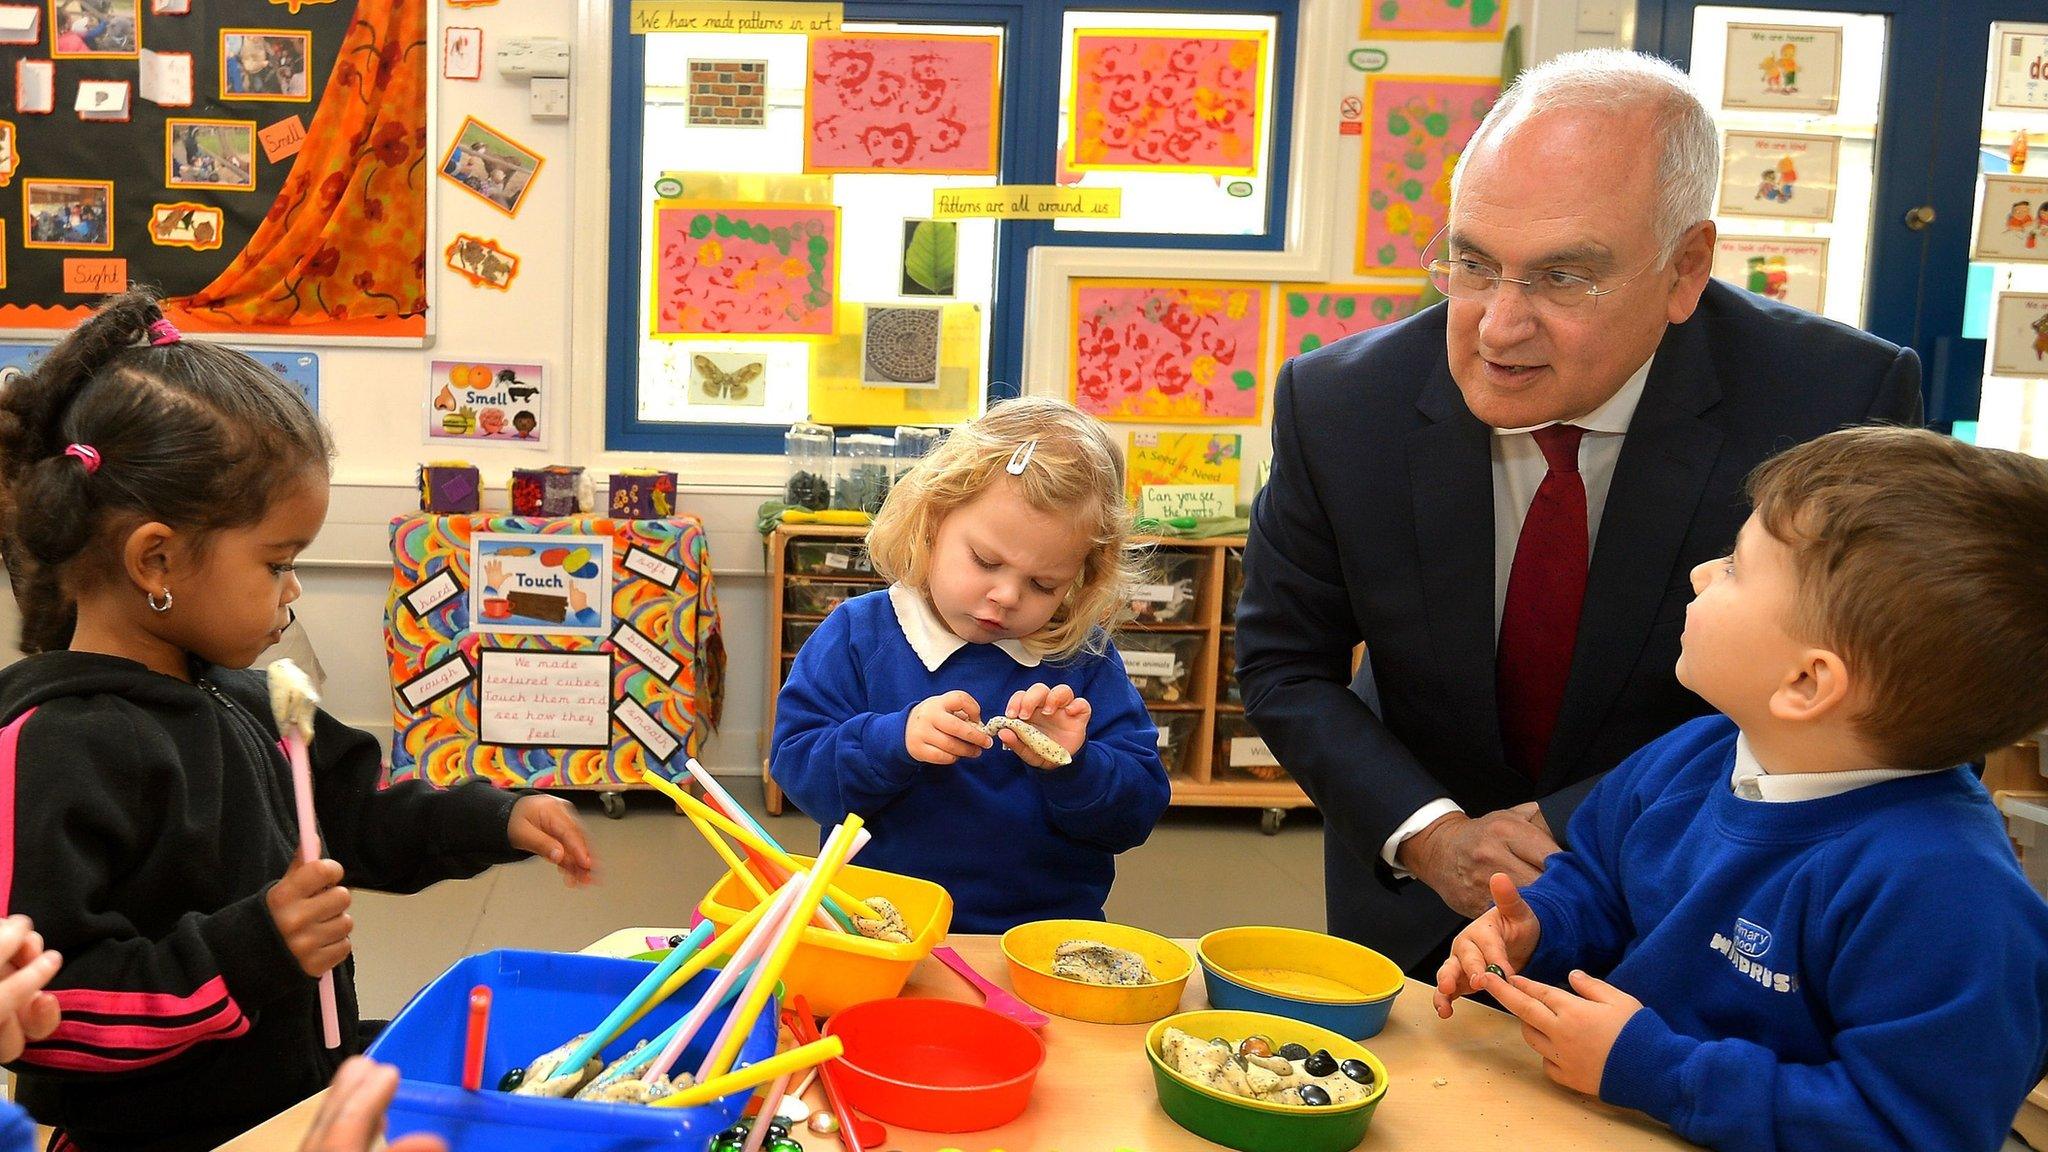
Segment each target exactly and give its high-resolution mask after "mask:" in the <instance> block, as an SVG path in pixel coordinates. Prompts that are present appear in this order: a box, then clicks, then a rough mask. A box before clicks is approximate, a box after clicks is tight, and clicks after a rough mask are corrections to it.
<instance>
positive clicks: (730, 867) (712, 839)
mask: <svg viewBox="0 0 2048 1152" xmlns="http://www.w3.org/2000/svg"><path fill="white" fill-rule="evenodd" d="M687 815H689V817H690V823H692V824H695V825H696V826H697V831H699V832H701V833H703V834H704V839H705V840H706V841H707V842H708V843H709V844H710V845H711V850H712V851H713V852H716V853H718V858H719V859H721V860H723V861H725V870H726V871H728V872H730V873H732V874H733V875H735V876H737V877H739V879H740V883H742V884H744V885H746V886H747V891H749V892H752V893H753V894H754V900H755V902H757V903H758V902H760V901H762V900H766V899H768V889H767V888H765V887H763V886H762V884H761V879H760V877H758V876H756V875H754V870H753V869H751V868H749V867H747V862H746V861H744V860H742V859H740V858H739V854H738V853H736V852H734V851H733V850H732V845H730V844H727V843H726V842H725V837H723V836H720V835H719V834H718V833H717V832H715V831H713V830H712V827H711V825H709V824H706V823H705V822H704V821H703V819H702V818H701V817H699V816H697V815H696V814H695V813H688V814H687Z"/></svg>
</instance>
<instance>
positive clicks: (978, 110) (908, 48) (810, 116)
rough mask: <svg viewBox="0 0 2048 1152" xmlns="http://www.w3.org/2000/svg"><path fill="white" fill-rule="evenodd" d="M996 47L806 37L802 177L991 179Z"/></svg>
mask: <svg viewBox="0 0 2048 1152" xmlns="http://www.w3.org/2000/svg"><path fill="white" fill-rule="evenodd" d="M1001 47H1002V44H1001V41H1000V39H999V38H998V37H995V36H917V35H906V34H902V33H889V32H872V33H862V32H844V33H840V34H837V35H832V36H813V37H811V83H810V92H809V98H808V99H807V100H805V101H804V118H805V123H804V128H805V135H804V171H806V172H874V171H887V172H932V173H950V174H987V175H993V174H994V173H995V170H996V125H997V124H999V123H1001V122H1002V115H1001V110H1000V108H999V107H998V104H999V97H998V94H997V83H998V79H997V78H998V77H999V76H1000V75H1001V74H1002V61H1001V58H1000V53H1001Z"/></svg>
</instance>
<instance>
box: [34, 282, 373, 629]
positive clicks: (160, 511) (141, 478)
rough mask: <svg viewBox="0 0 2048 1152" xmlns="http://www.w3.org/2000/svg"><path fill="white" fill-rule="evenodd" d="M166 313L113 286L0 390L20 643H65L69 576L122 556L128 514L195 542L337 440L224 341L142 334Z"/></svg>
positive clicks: (82, 575) (74, 579) (263, 506)
mask: <svg viewBox="0 0 2048 1152" xmlns="http://www.w3.org/2000/svg"><path fill="white" fill-rule="evenodd" d="M163 318H164V314H163V309H162V307H161V306H160V304H159V303H158V301H157V297H156V295H155V294H154V293H152V292H150V291H149V290H148V289H143V288H135V289H131V290H130V291H128V292H126V293H123V294H122V295H119V296H115V297H112V298H110V299H108V300H107V301H106V302H105V303H104V304H103V305H101V307H100V309H99V310H98V311H97V312H95V313H94V314H93V315H92V317H91V318H90V319H88V320H86V321H85V322H84V323H83V324H80V325H79V326H78V327H77V328H75V329H73V330H72V332H71V334H70V335H69V336H66V337H65V338H64V340H63V341H62V342H61V343H59V344H58V345H57V346H56V347H55V348H53V349H51V350H50V353H49V355H48V356H46V357H45V358H44V359H43V360H42V362H41V363H39V364H38V365H36V367H35V369H34V370H33V371H32V372H30V373H29V374H28V375H27V376H25V377H23V378H21V379H18V380H16V381H15V382H14V383H13V384H11V385H9V386H8V387H7V388H6V390H5V392H4V393H0V559H4V560H5V562H6V566H7V575H8V578H9V580H10V581H11V582H12V583H13V585H14V595H15V600H16V601H17V603H18V604H19V606H20V609H21V620H22V623H21V649H22V651H23V652H27V653H36V652H45V651H51V650H55V649H61V648H65V647H67V646H69V645H70V643H71V633H72V629H73V627H74V626H75V625H76V623H77V617H78V606H77V600H76V595H77V591H78V590H79V589H81V588H89V587H93V586H94V585H95V584H96V582H97V581H99V580H102V579H106V578H108V577H109V576H110V575H111V574H112V573H113V572H114V571H116V569H117V568H118V566H119V564H120V549H119V538H120V534H121V531H122V530H124V529H132V528H133V527H135V526H138V525H141V524H146V523H149V522H151V521H158V522H161V523H164V524H168V525H170V526H171V527H173V528H175V529H178V530H179V531H181V532H188V533H191V534H193V536H194V537H195V538H196V539H198V540H199V541H200V542H201V543H202V545H203V542H204V540H205V538H206V536H207V535H208V534H209V533H212V532H215V531H218V530H220V529H223V528H232V527H239V526H242V525H246V524H254V523H256V522H258V521H260V520H262V519H263V517H264V515H265V514H266V512H267V511H268V508H269V504H270V499H271V497H272V496H273V495H275V494H276V493H279V492H281V491H284V490H285V489H287V488H288V487H289V486H290V484H291V482H292V480H294V479H295V478H297V477H299V476H302V475H303V474H304V473H305V472H306V471H307V470H309V469H318V470H319V471H320V472H321V473H322V474H323V475H324V474H325V473H326V472H327V471H328V468H329V461H330V459H331V458H332V456H333V454H334V445H333V441H332V440H330V439H329V437H328V434H327V430H326V428H324V427H323V426H322V425H321V423H320V418H319V417H318V416H317V415H315V414H314V413H313V410H312V408H310V407H309V406H308V405H307V404H306V400H305V397H303V396H301V395H300V394H299V392H298V390H297V389H295V388H293V387H292V386H291V385H289V384H287V383H285V382H284V380H283V379H281V378H280V377H279V376H278V375H277V374H276V373H275V372H272V371H271V370H270V369H268V368H265V367H264V366H263V365H261V364H259V363H257V362H256V361H255V360H253V359H251V358H249V357H248V356H245V355H243V354H242V353H240V352H237V351H235V350H234V349H232V348H227V347H224V346H222V345H219V344H210V343H206V342H204V341H199V340H179V341H176V342H173V343H166V344H151V343H149V338H150V326H151V325H152V324H155V323H156V322H157V321H159V320H162V319H163ZM72 444H87V445H90V446H92V448H94V449H95V450H96V451H97V452H98V453H99V456H100V466H99V468H98V470H97V471H91V472H89V471H87V470H86V468H85V467H84V466H83V465H82V464H81V463H80V461H78V460H77V459H74V458H73V457H71V456H69V455H66V454H65V449H66V448H67V447H68V446H70V445H72Z"/></svg>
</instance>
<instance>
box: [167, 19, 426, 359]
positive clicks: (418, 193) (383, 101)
mask: <svg viewBox="0 0 2048 1152" xmlns="http://www.w3.org/2000/svg"><path fill="white" fill-rule="evenodd" d="M426 29H427V17H426V3H425V0H359V3H358V6H357V9H356V16H355V22H354V23H353V24H352V25H351V26H350V27H349V31H348V36H347V37H346V39H345V40H344V41H343V43H342V48H341V52H340V54H339V55H338V56H337V57H336V58H335V63H334V74H333V75H332V76H331V77H329V78H328V82H327V87H326V90H325V92H324V93H323V94H322V96H321V99H320V107H319V109H318V110H317V111H316V112H315V113H314V115H313V122H312V124H310V125H309V126H308V127H307V129H306V140H305V144H304V145H303V147H302V148H301V150H300V152H299V154H298V158H297V162H296V163H295V164H294V165H293V166H292V173H291V175H290V176H289V177H287V178H286V180H285V185H284V189H283V191H281V192H279V193H278V196H277V200H276V202H275V203H273V204H272V205H271V206H270V214H269V215H268V216H267V217H265V218H264V221H263V223H262V224H261V225H259V226H258V227H257V229H256V233H255V235H253V236H251V237H250V238H249V243H248V246H247V247H245V248H243V249H242V252H241V254H240V255H239V256H237V257H236V258H235V260H234V262H233V263H232V264H229V265H228V267H227V269H226V270H225V271H223V272H222V273H221V274H220V275H219V276H218V277H216V278H215V279H214V281H213V283H211V284H208V285H207V286H206V287H205V288H202V289H200V290H199V291H198V292H196V293H194V294H193V295H191V296H190V297H188V298H187V299H186V300H184V301H183V304H184V306H185V307H186V308H187V309H189V310H192V311H195V312H199V313H201V314H204V315H208V316H211V317H214V318H217V319H220V320H223V321H227V322H231V323H236V324H269V325H299V324H321V323H327V322H330V321H335V320H361V319H385V318H396V317H404V316H417V315H420V314H422V313H424V312H425V311H426V310H427V298H426V297H427V293H426V275H427V249H426V236H427V180H428V178H429V167H430V165H431V160H430V159H429V157H428V156H427V154H426V147H427V98H426V86H427V59H428V55H429V53H428V52H427V43H426Z"/></svg>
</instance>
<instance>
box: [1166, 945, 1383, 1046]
mask: <svg viewBox="0 0 2048 1152" xmlns="http://www.w3.org/2000/svg"><path fill="white" fill-rule="evenodd" d="M1195 957H1196V959H1198V960H1200V961H1201V964H1202V978H1203V983H1204V984H1205V985H1206V986H1207V988H1208V992H1209V1005H1210V1006H1211V1007H1213V1008H1224V1009H1230V1010H1234V1011H1240V1012H1264V1013H1266V1014H1268V1015H1272V1016H1285V1017H1287V1018H1288V1019H1290V1020H1301V1021H1305V1022H1307V1023H1310V1024H1314V1025H1316V1026H1317V1027H1319V1028H1327V1029H1329V1030H1330V1031H1332V1032H1335V1033H1337V1034H1338V1035H1340V1036H1348V1037H1350V1038H1351V1039H1353V1040H1364V1039H1367V1038H1369V1037H1372V1036H1377V1035H1379V1033H1380V1029H1382V1028H1385V1027H1386V1026H1387V1016H1388V1015H1389V1014H1390V1013H1392V1012H1393V1010H1394V1000H1395V998H1396V997H1398V996H1399V995H1400V994H1401V988H1402V986H1403V984H1404V983H1405V980H1404V978H1403V976H1402V974H1401V969H1400V967H1399V966H1398V965H1396V964H1395V963H1394V962H1393V961H1392V960H1389V959H1387V958H1386V957H1385V956H1382V955H1380V954H1379V953H1377V952H1375V951H1373V950H1372V949H1370V948H1367V947H1366V946H1364V945H1363V944H1357V943H1353V942H1352V941H1350V940H1344V939H1340V938H1338V937H1335V936H1327V935H1324V934H1323V933H1321V932H1305V931H1302V930H1301V929H1299V928H1268V927H1242V928H1223V929H1219V930H1217V931H1215V932H1211V933H1209V934H1208V935H1207V936H1204V937H1202V939H1201V940H1200V941H1199V942H1198V943H1197V944H1196V947H1195ZM1276 972H1285V973H1288V974H1290V975H1291V976H1293V977H1294V980H1293V981H1292V982H1290V981H1288V980H1286V979H1285V978H1280V977H1276V976H1275V975H1274V973H1276ZM1332 982H1334V983H1332ZM1311 983H1314V984H1323V985H1326V986H1327V990H1326V989H1325V988H1318V989H1317V990H1315V991H1307V990H1305V988H1306V987H1307V986H1308V985H1309V984H1311ZM1290 985H1291V986H1290ZM1338 989H1342V991H1338Z"/></svg>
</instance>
